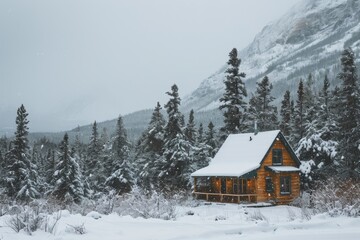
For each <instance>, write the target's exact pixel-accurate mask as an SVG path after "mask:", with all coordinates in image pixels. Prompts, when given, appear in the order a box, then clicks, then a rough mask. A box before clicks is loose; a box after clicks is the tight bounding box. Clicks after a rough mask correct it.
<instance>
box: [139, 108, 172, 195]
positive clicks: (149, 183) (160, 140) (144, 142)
mask: <svg viewBox="0 0 360 240" xmlns="http://www.w3.org/2000/svg"><path fill="white" fill-rule="evenodd" d="M164 127H165V120H164V117H163V115H162V113H161V105H160V103H159V102H158V103H157V105H156V107H155V109H154V111H153V114H152V116H151V120H150V122H149V125H148V127H147V129H146V130H145V131H144V133H143V134H142V136H141V138H140V140H139V143H138V146H137V150H136V151H137V154H136V155H137V156H136V164H137V168H138V176H139V178H138V184H140V186H141V187H143V188H146V189H151V188H158V187H159V184H158V176H159V174H160V171H161V169H160V168H161V166H160V165H158V162H157V160H158V159H160V157H161V155H162V151H163V147H164Z"/></svg>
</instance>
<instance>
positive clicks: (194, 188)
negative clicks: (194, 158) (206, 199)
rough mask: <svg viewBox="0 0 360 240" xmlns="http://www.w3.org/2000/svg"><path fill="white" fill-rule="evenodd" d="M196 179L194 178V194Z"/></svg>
mask: <svg viewBox="0 0 360 240" xmlns="http://www.w3.org/2000/svg"><path fill="white" fill-rule="evenodd" d="M196 190H197V189H196V177H194V192H196Z"/></svg>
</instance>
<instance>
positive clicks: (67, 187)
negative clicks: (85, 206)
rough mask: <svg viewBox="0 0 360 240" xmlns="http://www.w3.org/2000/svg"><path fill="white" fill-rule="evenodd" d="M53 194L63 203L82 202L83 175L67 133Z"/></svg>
mask: <svg viewBox="0 0 360 240" xmlns="http://www.w3.org/2000/svg"><path fill="white" fill-rule="evenodd" d="M53 179H54V189H53V191H52V193H51V194H52V195H53V196H54V197H55V198H56V199H58V200H59V201H61V202H63V203H68V202H76V203H78V202H80V201H81V200H82V198H83V195H84V189H83V183H82V176H81V171H80V167H79V164H78V163H77V162H76V158H74V157H72V156H71V149H70V146H69V137H68V134H67V133H65V135H64V139H63V140H62V142H61V144H60V150H59V154H58V159H57V164H56V167H55V172H54V175H53Z"/></svg>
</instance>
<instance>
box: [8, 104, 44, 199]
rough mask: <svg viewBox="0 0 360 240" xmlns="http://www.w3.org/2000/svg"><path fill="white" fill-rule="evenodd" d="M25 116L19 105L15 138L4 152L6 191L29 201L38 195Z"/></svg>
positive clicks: (22, 106)
mask: <svg viewBox="0 0 360 240" xmlns="http://www.w3.org/2000/svg"><path fill="white" fill-rule="evenodd" d="M27 116H28V113H27V112H26V109H25V107H24V105H21V106H20V108H18V110H17V116H16V132H15V139H14V141H13V142H12V145H11V146H12V147H11V149H10V150H9V152H8V153H7V154H6V163H7V166H6V171H5V172H6V177H5V179H6V193H7V195H8V196H10V197H13V198H16V199H18V200H20V201H29V200H31V199H34V198H37V197H39V196H40V193H39V191H38V189H37V185H38V183H37V182H36V180H37V179H36V174H35V173H34V169H35V166H34V164H33V163H32V162H31V159H30V155H29V145H28V138H27V136H28V133H29V132H28V129H29V128H28V126H27V125H28V123H29V121H28V120H27Z"/></svg>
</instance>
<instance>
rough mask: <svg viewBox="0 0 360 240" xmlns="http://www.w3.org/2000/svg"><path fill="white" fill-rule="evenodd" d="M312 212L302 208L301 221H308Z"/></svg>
mask: <svg viewBox="0 0 360 240" xmlns="http://www.w3.org/2000/svg"><path fill="white" fill-rule="evenodd" d="M311 216H312V212H311V211H310V209H309V208H306V207H303V208H301V219H302V220H306V221H309V220H310V219H311Z"/></svg>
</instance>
